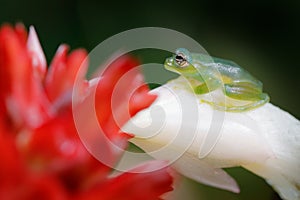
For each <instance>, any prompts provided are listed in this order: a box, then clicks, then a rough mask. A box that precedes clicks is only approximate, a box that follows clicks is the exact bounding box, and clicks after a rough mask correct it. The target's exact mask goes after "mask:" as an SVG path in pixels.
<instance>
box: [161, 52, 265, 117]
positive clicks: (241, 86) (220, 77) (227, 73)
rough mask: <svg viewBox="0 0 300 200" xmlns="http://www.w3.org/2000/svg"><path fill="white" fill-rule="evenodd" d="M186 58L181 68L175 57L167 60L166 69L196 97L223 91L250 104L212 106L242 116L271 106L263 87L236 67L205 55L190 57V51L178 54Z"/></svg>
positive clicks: (228, 62) (219, 104)
mask: <svg viewBox="0 0 300 200" xmlns="http://www.w3.org/2000/svg"><path fill="white" fill-rule="evenodd" d="M176 54H177V55H178V54H181V55H184V56H185V58H186V60H187V62H186V63H185V65H184V66H180V65H179V64H178V63H177V62H176V60H175V56H176V55H174V56H172V57H170V58H167V59H166V61H165V64H164V66H165V68H166V69H167V70H169V71H172V72H175V73H178V74H180V75H182V76H184V77H185V78H187V79H188V80H189V82H190V84H191V86H192V87H193V89H194V92H195V94H199V95H201V94H206V93H209V92H210V91H214V90H216V89H220V88H223V93H224V94H225V95H226V96H227V97H230V98H232V99H235V100H242V101H247V102H248V103H247V104H245V105H240V104H239V105H232V104H231V105H227V104H224V103H217V102H209V101H205V102H206V103H209V104H210V105H212V106H214V107H215V108H216V109H218V110H224V111H231V112H242V111H248V110H251V109H254V108H257V107H259V106H262V105H264V104H265V103H267V102H269V100H270V98H269V96H268V95H267V94H266V93H263V91H262V89H263V86H262V83H261V82H260V81H259V80H257V79H256V78H254V77H253V76H252V75H251V74H250V73H248V72H247V71H246V70H244V69H243V68H241V67H240V66H239V65H237V64H236V63H234V62H232V61H229V60H224V59H220V58H214V57H210V56H208V55H204V54H196V53H190V52H188V51H187V50H186V49H183V48H180V49H177V50H176Z"/></svg>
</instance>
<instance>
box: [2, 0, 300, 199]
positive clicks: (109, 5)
mask: <svg viewBox="0 0 300 200" xmlns="http://www.w3.org/2000/svg"><path fill="white" fill-rule="evenodd" d="M4 22H10V23H15V22H23V23H24V24H25V25H26V26H29V25H34V26H35V28H36V30H37V32H38V34H39V37H40V40H41V43H42V46H43V48H44V50H45V52H46V56H47V59H48V61H50V58H51V57H52V56H53V55H54V53H55V51H56V48H57V47H58V45H59V44H61V43H67V44H69V45H70V46H71V48H72V49H74V48H78V47H84V48H86V49H87V50H92V49H93V48H94V47H95V46H96V45H97V44H99V43H100V42H101V41H103V40H105V39H107V38H108V37H110V36H112V35H114V34H117V33H119V32H121V31H125V30H128V29H131V28H137V27H144V26H158V27H165V28H171V29H174V30H177V31H179V32H182V33H184V34H187V35H189V36H190V37H192V38H194V39H195V40H197V41H198V42H199V43H200V44H201V45H202V46H203V47H204V48H205V49H206V50H207V51H208V52H209V54H211V55H214V56H216V57H222V58H227V59H231V60H234V61H235V62H237V63H238V64H240V65H241V66H243V68H245V69H247V70H248V71H249V72H251V73H252V74H253V75H255V77H257V78H258V79H259V80H261V81H262V82H263V83H264V88H265V91H266V92H267V93H269V95H270V96H271V101H272V103H273V104H275V105H278V106H279V107H281V108H283V109H284V110H286V111H288V112H290V113H291V114H293V115H294V116H296V117H297V118H300V108H299V106H298V105H299V102H300V90H299V89H300V78H299V71H300V70H299V68H300V64H299V59H298V58H299V46H300V38H299V37H300V1H297V0H294V1H288V0H286V1H259V0H254V1H250V2H244V1H223V2H217V1H210V0H205V1H201V0H199V1H191V0H185V1H161V2H159V1H157V2H155V1H148V2H146V1H131V2H129V1H122V2H118V1H105V2H103V1H84V0H76V1H71V0H52V1H39V0H27V1H21V0H0V23H1V24H2V23H4ZM142 55H143V56H140V59H141V60H142V61H147V62H148V61H151V62H160V61H161V62H163V60H164V57H165V55H160V54H159V55H158V54H155V53H149V54H147V53H144V54H142ZM146 75H147V76H155V73H152V74H151V73H150V72H148V74H146ZM150 78H151V77H150ZM229 172H230V173H231V174H232V175H233V176H234V177H236V179H237V181H238V183H239V184H240V186H241V193H240V194H238V195H236V194H232V193H229V192H224V191H221V190H218V189H214V188H210V187H207V186H203V185H199V184H196V183H194V182H192V181H190V180H187V179H184V180H183V181H182V183H183V184H181V187H180V188H181V190H178V191H176V193H175V194H176V196H177V199H183V198H185V199H187V200H193V199H221V198H222V199H242V200H246V199H249V200H250V199H276V198H277V197H276V196H274V193H273V192H272V189H271V188H270V187H269V186H268V185H267V184H266V183H265V182H264V180H262V179H260V178H259V177H256V176H255V175H253V174H251V173H249V172H246V171H245V170H243V169H240V168H236V169H230V170H229Z"/></svg>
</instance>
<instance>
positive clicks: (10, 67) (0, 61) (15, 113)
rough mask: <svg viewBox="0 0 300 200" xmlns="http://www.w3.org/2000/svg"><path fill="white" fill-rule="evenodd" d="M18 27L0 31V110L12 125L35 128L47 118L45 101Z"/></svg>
mask: <svg viewBox="0 0 300 200" xmlns="http://www.w3.org/2000/svg"><path fill="white" fill-rule="evenodd" d="M24 32H25V30H24V29H23V28H22V26H20V25H19V26H17V28H16V30H14V29H13V28H12V27H10V26H8V25H6V26H3V27H2V28H1V29H0V72H1V73H0V74H1V78H0V101H1V103H0V107H3V105H4V107H6V111H7V112H8V113H9V115H10V117H11V119H12V120H13V121H14V123H15V124H16V125H23V123H25V124H26V125H28V126H29V127H35V126H37V125H39V124H40V123H41V122H43V121H44V120H45V119H46V118H47V117H48V114H47V109H46V108H47V106H48V104H47V103H48V101H47V99H46V98H45V95H44V94H43V89H42V84H41V82H39V81H37V80H36V77H35V76H34V74H35V73H34V70H33V67H32V65H31V64H32V63H31V58H30V55H29V52H28V51H27V47H26V43H25V41H24V37H25V36H26V34H25V33H24Z"/></svg>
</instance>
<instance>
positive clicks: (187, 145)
mask: <svg viewBox="0 0 300 200" xmlns="http://www.w3.org/2000/svg"><path fill="white" fill-rule="evenodd" d="M151 93H152V94H156V95H158V98H157V100H156V101H155V102H154V103H153V104H151V106H150V107H149V108H147V109H145V110H143V111H141V112H139V113H138V114H137V115H136V116H134V117H133V118H131V119H130V121H129V122H128V123H127V124H126V125H125V126H124V127H123V130H124V131H131V132H133V133H134V134H135V136H136V137H135V138H133V139H132V142H133V143H135V144H136V145H138V146H139V147H140V148H142V149H144V150H145V151H146V152H148V153H149V154H151V155H152V156H153V157H155V158H157V159H166V160H170V161H173V162H172V164H173V165H172V166H173V167H174V168H175V169H177V171H179V172H180V173H181V174H183V175H185V176H187V177H189V178H191V179H194V180H196V181H198V182H200V183H204V184H207V185H210V186H214V187H218V188H222V189H226V190H229V191H232V192H239V187H238V185H237V183H236V182H235V180H234V179H233V178H232V177H231V176H230V175H228V174H227V173H226V172H225V171H224V170H223V169H222V168H229V167H235V166H242V167H244V168H245V169H248V170H249V171H251V172H253V173H255V174H257V175H259V176H261V177H262V178H264V179H265V180H266V181H267V182H268V183H269V184H270V185H271V186H272V187H273V188H274V189H275V190H276V191H277V192H278V193H279V195H280V196H281V197H282V198H283V199H288V200H297V199H300V173H299V172H300V171H299V169H300V159H299V158H300V157H299V155H300V122H299V120H298V119H296V118H295V117H293V116H291V115H290V114H289V113H287V112H285V111H283V110H281V109H279V108H278V107H276V106H274V105H272V104H271V103H267V104H266V105H264V106H262V107H259V108H257V109H255V110H251V111H247V112H240V113H230V112H220V111H216V110H214V109H213V108H212V107H211V106H210V105H208V104H206V103H201V102H202V101H201V100H202V98H205V97H203V96H200V95H195V94H194V93H193V90H192V89H190V88H189V87H188V85H187V82H186V81H185V79H184V78H183V77H179V78H177V79H174V80H172V81H169V82H168V83H167V84H165V85H163V86H161V87H159V88H156V89H155V90H153V91H151ZM206 98H207V97H206ZM157 108H160V109H157ZM162 113H163V114H162ZM161 121H163V122H164V123H163V124H162V123H160V122H161ZM149 122H151V126H150V125H149V124H150V123H149ZM162 125H163V126H162ZM136 126H139V127H144V128H140V129H136V128H135V127H136ZM153 130H158V131H157V132H156V134H155V135H154V133H153ZM216 134H219V137H215V138H213V137H212V136H214V135H215V136H216ZM150 136H152V137H150ZM212 141H213V142H214V143H212ZM205 144H212V146H211V147H212V148H210V149H209V150H210V151H208V154H205V156H201V153H202V152H201V151H203V150H204V151H206V153H207V149H205V148H203V147H206V146H205Z"/></svg>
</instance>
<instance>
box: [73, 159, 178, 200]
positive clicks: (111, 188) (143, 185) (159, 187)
mask: <svg viewBox="0 0 300 200" xmlns="http://www.w3.org/2000/svg"><path fill="white" fill-rule="evenodd" d="M166 164H167V163H166V162H164V161H151V162H148V163H145V164H143V165H141V166H139V167H136V168H134V169H132V170H130V171H128V172H126V173H123V174H121V175H120V176H118V177H115V178H113V179H110V180H108V182H107V183H106V184H100V185H98V186H96V187H95V188H94V189H93V190H91V191H87V192H86V193H84V194H82V196H79V197H78V200H81V199H82V200H83V199H84V200H96V199H99V197H101V199H102V200H115V199H118V200H141V199H142V200H158V199H160V196H161V195H162V194H164V193H166V192H169V191H171V190H173V188H172V184H173V178H172V177H171V176H170V174H169V168H166V167H165V166H166ZM163 167H164V168H163ZM155 169H159V170H156V171H153V170H155ZM136 171H150V172H146V173H132V172H136Z"/></svg>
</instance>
